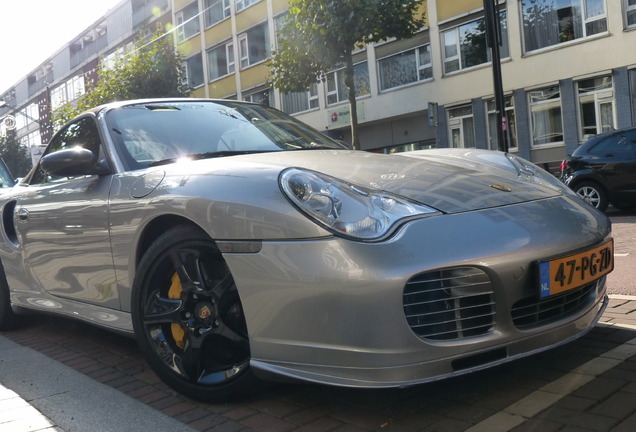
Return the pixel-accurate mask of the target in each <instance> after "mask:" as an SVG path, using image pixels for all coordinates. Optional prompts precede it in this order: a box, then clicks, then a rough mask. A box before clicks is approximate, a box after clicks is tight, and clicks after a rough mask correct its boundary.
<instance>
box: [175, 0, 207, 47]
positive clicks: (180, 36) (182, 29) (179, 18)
mask: <svg viewBox="0 0 636 432" xmlns="http://www.w3.org/2000/svg"><path fill="white" fill-rule="evenodd" d="M193 4H194V5H196V8H197V9H196V13H195V14H194V15H192V16H191V17H189V18H187V19H186V15H185V14H184V11H185V10H187V9H189V8H190V7H191V6H192V5H193ZM199 13H200V12H199V4H198V2H192V3H190V4H189V5H187V6H186V7H185V8H183V9H181V10H180V11H178V12H177V13H176V14H175V20H176V22H177V27H176V36H177V43H182V42H185V41H186V40H187V39H190V38H191V37H194V36H195V35H197V34H199V33H201V28H200V26H199ZM193 20H194V25H195V26H196V31H195V32H194V33H192V34H186V27H187V26H188V23H190V21H193Z"/></svg>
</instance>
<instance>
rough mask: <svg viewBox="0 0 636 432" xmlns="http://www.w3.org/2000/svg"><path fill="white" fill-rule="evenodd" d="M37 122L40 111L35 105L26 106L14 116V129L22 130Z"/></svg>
mask: <svg viewBox="0 0 636 432" xmlns="http://www.w3.org/2000/svg"><path fill="white" fill-rule="evenodd" d="M39 121H40V111H39V108H38V104H37V103H32V104H29V105H27V106H26V107H24V108H23V109H21V110H20V111H18V112H17V113H16V115H15V124H16V129H22V128H24V127H27V126H28V125H30V124H31V123H38V122H39Z"/></svg>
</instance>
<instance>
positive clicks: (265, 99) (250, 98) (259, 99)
mask: <svg viewBox="0 0 636 432" xmlns="http://www.w3.org/2000/svg"><path fill="white" fill-rule="evenodd" d="M243 100H244V101H247V102H252V103H257V104H260V105H265V106H270V105H269V89H264V90H259V91H256V92H253V93H249V94H245V95H243Z"/></svg>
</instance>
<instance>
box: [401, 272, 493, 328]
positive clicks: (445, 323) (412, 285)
mask: <svg viewBox="0 0 636 432" xmlns="http://www.w3.org/2000/svg"><path fill="white" fill-rule="evenodd" d="M403 302H404V314H405V315H406V320H407V322H408V324H409V326H410V327H411V329H412V330H413V331H414V332H415V334H417V335H418V336H419V337H421V338H423V339H430V340H455V339H462V338H468V337H474V336H480V335H484V334H487V333H489V332H490V331H491V330H492V329H493V327H494V324H495V310H494V300H493V290H492V283H491V281H490V278H489V277H488V275H487V274H486V273H485V272H484V271H482V270H480V269H478V268H476V267H456V268H449V269H444V270H436V271H430V272H427V273H422V274H419V275H417V276H415V277H413V278H412V279H411V280H409V281H408V282H407V284H406V287H405V289H404V300H403Z"/></svg>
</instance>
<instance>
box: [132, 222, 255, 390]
mask: <svg viewBox="0 0 636 432" xmlns="http://www.w3.org/2000/svg"><path fill="white" fill-rule="evenodd" d="M132 316H133V325H134V328H135V336H136V338H137V341H138V343H139V347H140V350H141V351H142V353H143V354H144V355H145V356H146V358H147V360H148V363H149V364H150V366H151V367H152V368H153V370H154V371H155V372H156V373H157V375H159V377H160V378H161V379H163V380H164V381H165V382H166V383H167V384H168V385H170V386H171V387H173V388H174V389H175V390H177V391H179V392H181V393H183V394H185V395H187V396H190V397H192V398H195V399H200V400H206V401H222V400H228V399H233V398H236V397H240V396H243V395H244V393H246V392H247V391H249V390H250V388H251V387H252V386H253V384H254V381H255V379H254V377H253V374H252V372H251V370H250V365H249V362H250V345H249V339H248V334H247V325H246V322H245V316H244V314H243V308H242V305H241V301H240V298H239V294H238V291H237V289H236V285H235V283H234V279H233V278H232V275H231V273H230V270H229V268H228V267H227V264H226V263H225V261H224V259H223V257H222V255H221V253H220V251H219V250H218V248H217V247H216V245H215V244H214V242H213V241H212V240H211V239H209V238H208V237H207V235H206V234H205V233H203V232H202V231H201V230H199V229H196V228H193V227H189V226H178V227H175V228H173V229H171V230H169V231H167V232H166V233H164V234H163V235H162V236H160V237H159V238H158V239H157V240H156V241H155V242H154V243H153V244H152V245H151V246H150V248H149V249H148V251H147V252H146V254H145V255H144V257H143V259H142V261H141V263H140V265H139V269H138V272H137V275H136V277H135V282H134V287H133V311H132Z"/></svg>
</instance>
